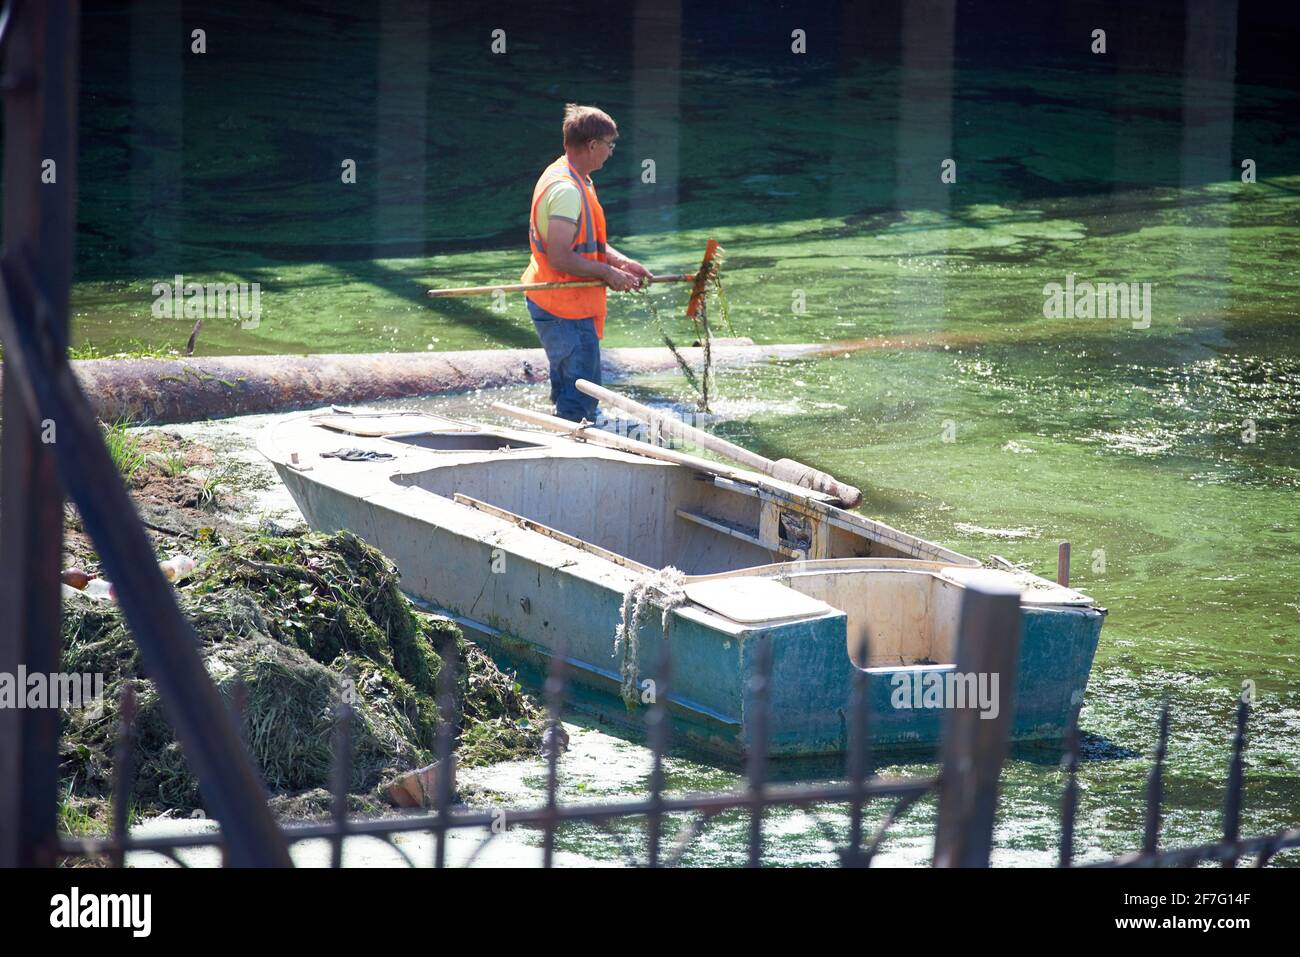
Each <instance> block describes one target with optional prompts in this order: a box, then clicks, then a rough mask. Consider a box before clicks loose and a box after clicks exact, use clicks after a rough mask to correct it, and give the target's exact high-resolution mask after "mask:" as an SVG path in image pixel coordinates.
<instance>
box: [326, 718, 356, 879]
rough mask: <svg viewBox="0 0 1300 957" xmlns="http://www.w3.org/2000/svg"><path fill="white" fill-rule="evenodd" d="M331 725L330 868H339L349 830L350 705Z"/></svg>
mask: <svg viewBox="0 0 1300 957" xmlns="http://www.w3.org/2000/svg"><path fill="white" fill-rule="evenodd" d="M336 713H337V715H338V718H337V720H336V721H335V724H334V766H333V767H332V768H331V769H330V812H331V815H332V816H333V821H334V828H335V832H336V833H335V834H334V836H333V838H332V839H331V840H330V867H332V868H336V869H337V868H340V867H342V866H343V841H344V839H345V838H346V837H347V834H348V830H349V823H350V822H349V821H348V787H349V785H350V784H351V783H352V705H351V703H350V702H349V701H347V700H346V699H345V700H344V701H343V702H342V703H341V704H340V705H339V706H338V710H337V712H336Z"/></svg>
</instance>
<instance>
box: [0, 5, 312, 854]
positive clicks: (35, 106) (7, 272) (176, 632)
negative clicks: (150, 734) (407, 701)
mask: <svg viewBox="0 0 1300 957" xmlns="http://www.w3.org/2000/svg"><path fill="white" fill-rule="evenodd" d="M46 12H47V8H46V7H44V6H42V5H39V4H24V5H23V7H22V9H21V10H20V11H19V13H18V14H16V15H15V21H14V24H13V25H12V27H11V28H12V29H14V30H16V31H18V32H17V34H16V35H15V37H14V42H13V44H12V45H11V56H10V57H9V61H8V70H9V75H10V78H11V82H10V83H9V89H8V91H7V92H8V99H7V101H6V116H7V117H9V118H11V119H13V120H14V124H13V125H12V126H9V127H8V128H7V129H6V138H7V140H8V142H6V150H5V177H6V183H7V184H8V183H12V184H13V186H12V188H10V187H9V186H8V185H7V187H6V190H5V200H6V222H5V231H6V244H5V251H4V258H3V263H2V270H3V283H0V336H3V340H4V346H5V366H6V376H5V386H4V388H5V390H6V392H5V395H6V398H7V399H9V400H10V403H9V408H8V409H6V424H5V450H6V463H7V468H6V471H8V472H9V473H10V475H11V481H14V482H15V485H14V491H15V492H16V493H17V494H16V495H15V497H13V498H9V497H8V494H7V492H8V490H6V497H5V503H6V507H5V509H4V516H5V519H6V521H7V522H8V524H9V530H8V531H7V532H4V531H0V538H4V539H6V544H5V547H4V553H5V554H7V555H11V556H12V555H13V552H12V550H11V547H12V548H14V549H17V550H18V553H17V554H18V557H17V558H14V557H11V558H10V559H9V561H10V562H14V561H18V562H22V563H26V564H28V565H30V567H31V568H33V569H36V571H33V572H31V573H23V574H21V575H19V576H17V578H16V579H14V581H17V582H19V583H21V584H20V587H22V588H24V589H26V592H25V593H24V594H23V595H21V596H19V597H20V599H21V600H20V602H19V606H18V607H19V608H20V609H24V611H20V612H19V613H18V615H17V616H16V617H14V618H13V619H11V621H12V624H14V625H17V627H18V629H19V633H20V634H23V635H25V636H27V640H28V641H29V643H30V642H33V641H36V640H37V636H40V637H41V641H40V642H38V644H39V645H40V646H41V649H42V655H41V658H40V660H39V661H37V660H36V657H35V656H34V655H32V654H31V653H30V651H29V653H28V654H27V656H26V657H27V663H28V667H29V668H30V667H35V666H39V665H44V664H45V662H46V660H47V659H48V658H49V657H50V650H51V643H50V640H49V637H48V636H49V635H50V634H53V635H54V642H55V643H54V644H53V646H52V647H53V650H54V652H55V655H54V662H53V664H54V667H51V668H49V669H48V670H56V669H57V630H58V612H59V601H60V597H59V594H60V592H59V576H58V560H59V554H58V553H59V551H60V545H59V543H58V540H59V537H60V536H59V529H61V527H62V521H63V515H62V508H61V501H59V494H58V491H57V490H58V484H57V482H56V481H54V480H52V479H49V478H48V476H45V475H44V473H43V472H42V471H38V472H36V473H34V474H32V476H31V479H40V480H46V482H45V484H44V485H43V486H42V487H41V490H40V492H38V493H37V495H36V496H35V497H32V495H31V490H32V487H33V484H32V481H31V480H27V481H18V480H17V479H16V478H14V477H13V476H14V475H15V471H14V470H15V469H17V468H18V466H19V465H20V464H21V463H25V464H26V467H28V468H30V467H31V464H32V462H33V461H37V459H33V457H32V454H33V453H32V450H31V449H30V448H29V447H27V445H26V440H24V439H23V436H24V435H26V436H27V437H28V439H33V438H34V434H33V433H32V430H31V429H30V422H31V421H39V422H40V423H41V425H42V432H43V435H48V436H50V441H49V442H48V444H47V445H45V448H46V450H47V451H48V452H51V453H53V457H54V460H55V464H56V465H57V469H58V476H59V478H60V479H61V480H62V483H63V486H64V488H66V489H67V490H68V491H69V492H70V493H71V495H72V498H73V500H74V501H75V502H76V504H77V508H78V511H79V512H80V514H81V517H82V520H83V523H84V525H85V527H86V530H87V531H88V532H89V533H90V537H91V539H92V540H93V541H94V543H95V547H96V548H97V549H98V551H99V553H100V556H101V558H102V560H103V563H104V566H105V568H106V569H107V571H108V573H109V576H110V577H111V578H112V579H113V581H114V583H115V584H116V586H117V593H118V603H119V605H120V606H121V608H122V610H123V612H124V613H125V615H126V619H127V622H128V624H129V625H130V627H131V631H132V634H133V636H134V637H135V640H136V643H137V645H138V646H139V647H140V654H141V658H142V660H143V663H144V666H145V669H146V670H147V671H148V673H149V675H150V677H151V678H152V679H153V680H154V682H155V683H156V684H157V686H158V689H159V691H160V693H161V695H162V699H163V704H164V706H165V708H166V709H167V712H168V715H169V717H170V718H171V720H172V723H173V725H174V726H175V730H176V736H177V738H178V740H179V741H180V743H181V746H182V747H183V748H184V751H185V755H186V759H187V760H188V761H189V763H190V765H191V767H192V768H193V769H194V771H195V775H196V777H197V778H198V779H199V785H200V788H201V789H202V791H203V796H204V800H205V802H206V803H207V804H208V805H209V806H210V807H211V809H212V811H213V813H214V816H215V817H217V818H218V819H219V820H221V822H222V824H223V826H224V829H225V832H226V836H227V842H228V850H229V856H230V860H231V862H232V863H234V864H238V865H284V866H288V865H289V863H290V861H289V852H288V847H287V845H286V844H285V841H284V838H283V836H282V835H281V833H280V831H279V829H278V828H277V827H276V826H275V821H274V820H273V818H272V817H271V813H270V811H269V809H268V808H267V806H266V792H265V790H264V789H263V787H262V785H261V782H260V781H259V780H258V778H257V775H256V773H255V772H254V769H253V767H252V765H251V764H250V763H249V761H248V760H247V757H246V756H245V754H244V751H243V748H242V746H241V745H240V742H239V737H238V734H237V732H236V729H235V728H234V726H233V723H232V722H231V720H230V716H229V715H228V714H227V713H226V710H225V708H224V707H223V705H222V702H221V697H220V695H219V694H218V693H217V690H216V688H215V687H214V686H213V684H212V681H211V680H210V678H209V677H208V675H207V672H206V670H205V669H204V667H203V662H202V660H201V658H200V657H199V653H198V650H197V647H198V642H197V640H196V639H195V637H194V633H193V629H192V628H191V627H190V625H189V623H188V622H187V621H186V620H185V617H184V616H183V615H182V614H181V612H180V609H179V607H178V606H177V604H176V599H175V596H174V594H173V592H172V589H171V586H170V585H169V584H168V582H167V580H166V579H165V578H164V577H163V575H162V572H161V570H160V569H159V568H158V563H157V561H156V560H155V558H154V554H153V548H152V547H151V545H150V544H149V540H148V538H147V537H146V536H145V533H144V529H143V528H142V527H141V526H140V524H139V520H138V517H137V516H136V513H135V508H134V505H133V504H132V502H131V498H130V496H129V495H128V494H127V491H126V488H125V486H124V485H123V484H122V480H121V477H120V476H119V475H118V473H117V470H116V468H115V467H114V465H113V462H112V459H111V458H110V457H109V454H108V450H107V449H106V448H105V447H104V442H103V438H102V436H101V435H100V432H99V427H98V425H97V423H96V421H95V417H94V415H93V413H92V412H91V411H90V406H89V404H88V403H87V401H86V397H85V396H84V395H83V394H82V392H81V390H80V388H79V387H78V385H77V381H76V378H75V376H74V375H73V373H72V370H71V368H70V367H69V365H68V361H67V336H66V321H67V297H68V287H69V281H70V277H71V238H72V233H73V222H74V221H73V206H72V203H73V195H72V192H73V187H74V184H75V178H76V171H75V157H74V155H73V152H74V149H73V144H74V143H75V137H74V134H75V130H74V129H73V125H74V124H75V120H74V114H73V113H72V112H71V111H72V110H73V108H74V106H75V75H76V69H75V37H76V6H75V4H71V3H69V4H65V5H60V6H55V7H52V8H51V9H50V11H49V13H50V15H49V16H48V18H45V19H44V20H42V19H40V18H41V17H42V16H43V15H44V14H45V13H46ZM38 64H40V65H39V66H38ZM15 71H17V72H15ZM54 94H57V95H54ZM37 129H39V130H40V131H41V134H40V136H39V138H38V139H36V140H33V139H32V137H31V133H32V131H33V130H37ZM23 131H26V135H24V132H23ZM51 151H52V152H53V154H54V155H57V156H62V157H65V165H63V166H62V167H60V169H61V172H60V173H59V174H58V176H59V182H60V183H61V184H62V185H61V186H60V187H59V189H60V191H61V192H59V193H50V194H48V195H49V196H51V197H53V196H56V195H57V196H59V197H60V200H59V201H58V202H47V203H40V204H37V203H34V202H32V201H31V197H34V196H44V195H46V194H45V193H44V190H45V189H46V188H47V187H45V186H34V185H33V184H38V183H40V174H41V156H42V155H46V156H48V155H50V153H51ZM52 185H53V184H52ZM24 197H26V198H27V200H26V201H24V199H23V198H24ZM11 204H12V205H11ZM38 214H39V215H38ZM18 397H21V399H22V401H23V404H24V405H25V412H26V415H27V416H30V419H25V418H24V417H23V411H18V410H19V403H18V402H17V398H18ZM11 414H12V416H13V417H12V418H10V417H9V416H10V415H11ZM13 425H18V426H19V427H18V428H17V429H12V426H13ZM11 429H12V431H11ZM15 436H16V437H15ZM40 461H44V460H43V459H41V460H40ZM43 468H44V467H43V466H42V469H43ZM51 502H58V504H59V506H60V507H59V508H58V510H57V511H58V514H57V515H54V514H47V512H50V504H51ZM19 523H21V524H19ZM13 570H14V569H13V568H9V567H6V568H3V569H0V574H3V573H7V572H9V571H13ZM28 586H31V587H28ZM38 586H39V587H38ZM10 587H13V585H12V584H11V585H10ZM4 604H5V607H10V604H9V602H8V601H6V602H5V603H4ZM11 634H12V632H11ZM14 640H16V639H11V642H10V645H9V649H10V652H11V653H12V648H13V644H12V642H13V641H14ZM41 713H44V712H41ZM29 714H30V713H29ZM46 718H47V720H48V721H49V724H50V728H48V729H44V730H42V731H41V732H40V733H39V734H35V733H34V734H33V737H32V738H31V740H30V741H28V742H26V743H25V744H24V746H23V750H22V751H21V752H20V758H19V761H20V767H21V766H22V764H21V763H22V762H26V761H32V762H34V764H33V766H32V767H31V768H23V774H22V776H21V785H16V786H18V787H21V789H22V794H23V795H25V796H26V797H25V799H23V801H20V802H14V801H13V799H12V798H11V797H9V796H6V797H5V798H4V799H3V804H0V812H2V813H3V814H4V815H5V826H4V830H6V831H7V829H8V828H9V827H12V826H13V823H12V822H13V821H14V820H23V822H24V823H23V824H22V825H21V831H20V832H19V833H20V834H21V835H22V836H21V838H20V842H21V845H20V847H19V848H18V849H17V850H16V851H12V852H11V851H10V850H9V848H10V846H11V845H12V843H13V842H12V841H11V840H9V839H8V838H7V837H6V838H5V840H3V841H2V842H0V843H3V845H4V847H5V850H4V852H3V855H4V858H5V859H6V860H8V859H20V858H22V857H24V856H26V857H28V858H31V857H33V856H34V852H33V851H32V850H31V849H32V848H33V847H35V846H37V845H39V844H41V843H42V842H44V843H46V844H49V842H50V838H51V836H52V834H53V815H54V806H55V791H56V788H57V774H58V767H57V760H58V758H57V727H58V713H57V711H53V712H50V713H49V714H48V715H46ZM24 802H25V803H31V802H35V803H31V810H30V811H26V810H24V809H23V807H22V804H23V803H24ZM15 808H17V810H18V811H19V812H20V813H19V815H18V816H17V817H14V818H10V817H8V814H9V813H10V812H12V811H13V810H15ZM24 815H27V816H26V817H24ZM29 827H30V830H29ZM53 851H54V847H53V846H50V847H49V851H48V852H47V854H46V855H45V857H43V858H39V859H37V860H34V861H32V862H34V863H42V862H47V858H48V857H49V855H50V854H51V853H52V852H53Z"/></svg>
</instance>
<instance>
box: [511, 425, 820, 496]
mask: <svg viewBox="0 0 1300 957" xmlns="http://www.w3.org/2000/svg"><path fill="white" fill-rule="evenodd" d="M490 407H491V408H493V409H495V410H496V411H498V412H504V413H505V414H506V415H510V416H513V417H514V418H516V419H519V420H521V421H523V422H529V423H531V424H533V425H540V426H541V427H542V428H544V429H550V430H551V431H552V432H559V433H560V434H562V435H567V436H568V437H569V438H571V439H582V440H583V441H584V442H590V443H591V444H592V445H603V446H605V447H606V448H610V449H619V450H620V451H623V452H631V453H633V454H634V455H644V456H645V457H646V458H650V459H658V460H659V461H661V462H672V463H673V464H674V465H684V466H686V467H688V468H693V469H697V470H698V471H701V472H708V473H710V474H712V475H721V476H722V477H723V478H729V479H731V480H733V481H736V482H744V483H745V484H746V485H762V486H766V487H768V488H780V486H779V485H776V484H775V483H770V482H768V481H767V479H766V478H764V477H763V476H762V475H755V474H754V473H752V472H745V471H743V470H741V469H738V468H735V467H733V466H730V465H727V464H726V463H725V462H714V461H713V460H711V459H702V458H700V457H699V456H698V455H688V454H687V453H685V452H677V451H674V450H673V449H665V448H661V447H660V446H658V445H651V444H650V443H648V442H640V441H637V440H636V439H629V438H625V437H624V436H621V435H615V434H614V433H613V432H606V431H605V430H604V429H598V428H596V426H594V425H592V424H591V423H589V422H588V423H585V424H584V423H578V422H571V421H569V420H568V419H561V418H559V417H558V416H554V415H547V414H546V413H545V412H534V411H532V410H531V409H521V408H519V406H517V405H510V404H509V403H508V402H493V403H492V404H491V406H490ZM787 494H788V493H787ZM813 501H816V500H815V499H814V500H813Z"/></svg>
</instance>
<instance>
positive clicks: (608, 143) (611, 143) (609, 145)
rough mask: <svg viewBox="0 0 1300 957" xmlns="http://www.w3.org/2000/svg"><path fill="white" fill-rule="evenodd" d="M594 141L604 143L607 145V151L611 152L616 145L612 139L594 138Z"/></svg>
mask: <svg viewBox="0 0 1300 957" xmlns="http://www.w3.org/2000/svg"><path fill="white" fill-rule="evenodd" d="M596 142H597V143H604V144H605V145H606V146H608V147H609V151H610V152H611V153H612V152H614V147H615V146H616V145H617V144H616V143H615V142H614V141H613V140H596Z"/></svg>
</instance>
